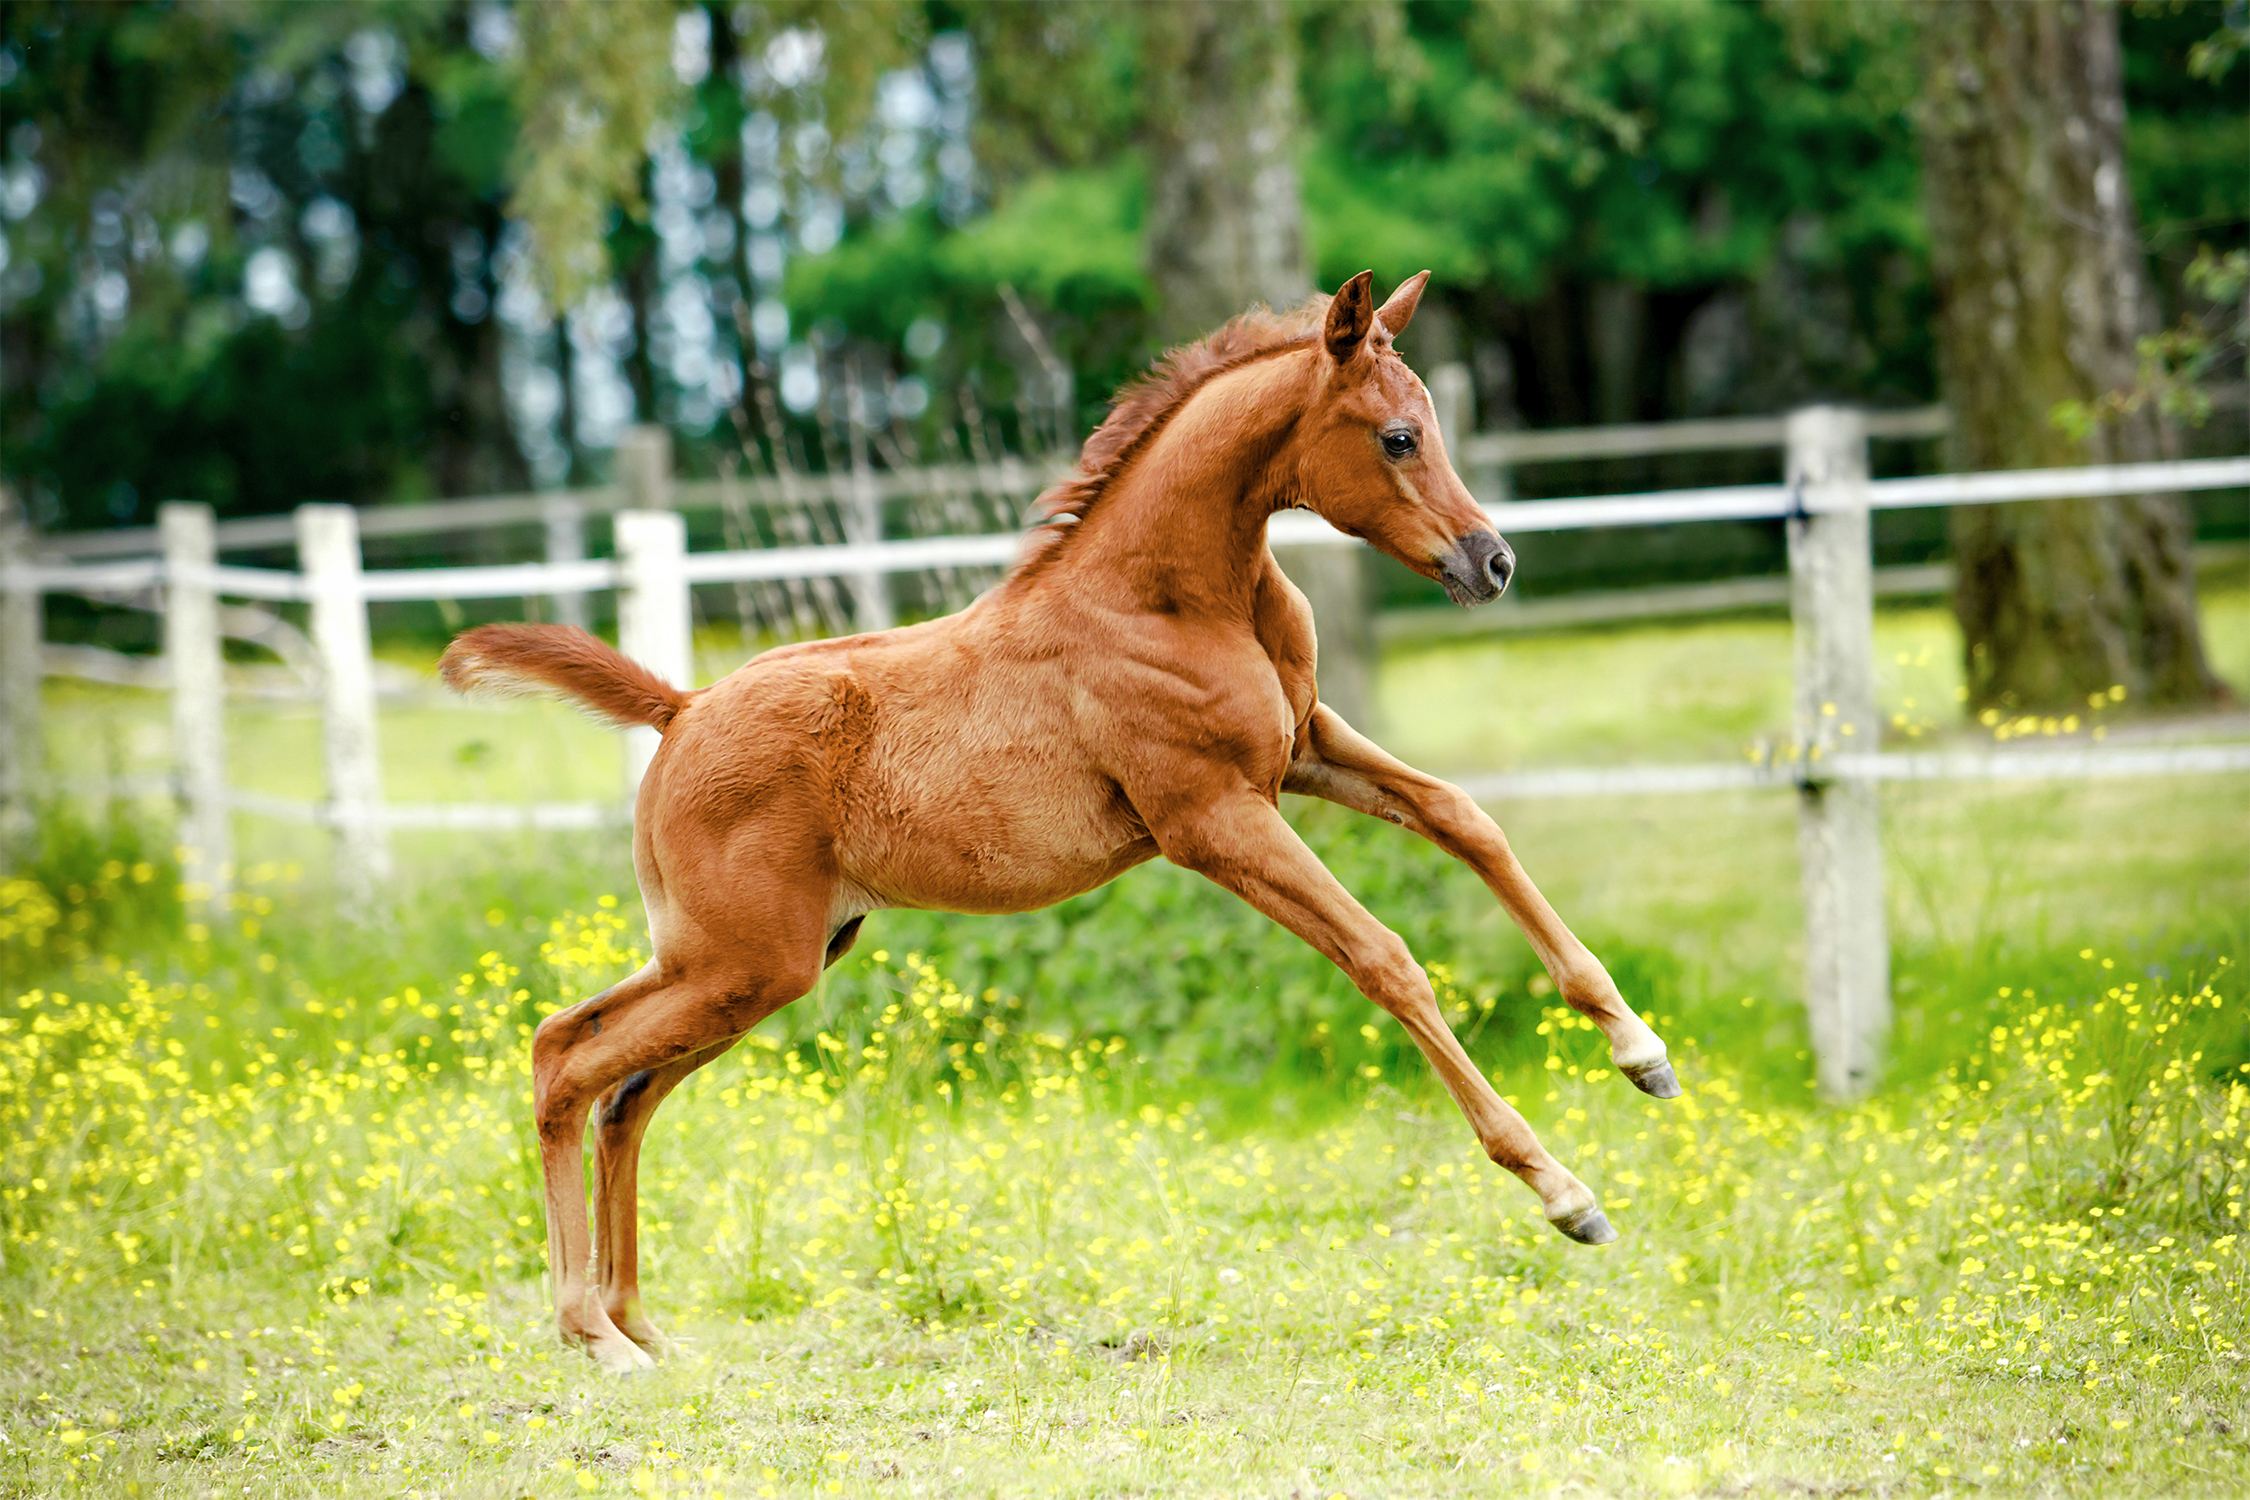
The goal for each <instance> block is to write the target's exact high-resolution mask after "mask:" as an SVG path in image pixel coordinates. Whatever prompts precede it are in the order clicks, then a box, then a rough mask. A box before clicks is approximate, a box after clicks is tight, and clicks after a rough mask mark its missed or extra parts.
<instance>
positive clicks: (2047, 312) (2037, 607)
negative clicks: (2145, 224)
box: [1921, 0, 2224, 710]
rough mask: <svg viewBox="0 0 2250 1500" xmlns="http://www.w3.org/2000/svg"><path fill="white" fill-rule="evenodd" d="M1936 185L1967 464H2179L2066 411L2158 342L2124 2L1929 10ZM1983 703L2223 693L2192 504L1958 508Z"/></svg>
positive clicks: (1926, 56)
mask: <svg viewBox="0 0 2250 1500" xmlns="http://www.w3.org/2000/svg"><path fill="white" fill-rule="evenodd" d="M1923 17H1924V19H1923V62H1924V76H1925V82H1926V85H1927V86H1926V88H1925V90H1924V104H1923V108H1924V116H1923V121H1922V131H1921V139H1922V158H1923V169H1924V190H1925V192H1926V193H1927V195H1928V206H1929V220H1930V254H1931V261H1932V264H1933V268H1934V271H1935V273H1936V285H1937V301H1938V356H1939V363H1940V369H1941V373H1942V374H1943V376H1944V379H1945V385H1946V394H1947V398H1948V400H1949V401H1950V402H1951V404H1952V407H1953V416H1954V423H1953V451H1954V458H1955V461H1956V462H1957V464H1958V465H1959V466H1960V467H1961V468H1964V469H1971V470H1976V469H2010V468H2045V467H2056V466H2063V465H2069V464H2076V463H2084V462H2088V461H2092V462H2100V463H2122V462H2133V461H2136V460H2143V459H2154V458H2160V457H2163V456H2165V455H2166V454H2167V453H2168V452H2169V451H2170V448H2171V440H2170V434H2169V433H2168V432H2167V431H2166V430H2165V428H2164V426H2163V424H2162V422H2161V421H2160V419H2159V418H2158V416H2157V415H2156V414H2155V413H2154V412H2153V411H2149V410H2146V409H2144V410H2141V411H2138V412H2135V413H2131V414H2129V415H2126V416H2123V417H2120V418H2117V419H2115V420H2113V421H2109V422H2105V423H2104V424H2103V425H2102V426H2100V427H2099V428H2097V429H2096V430H2095V431H2094V432H2093V434H2092V435H2091V436H2090V437H2088V438H2087V439H2086V440H2085V441H2084V442H2083V443H2081V442H2079V441H2078V440H2076V439H2074V438H2072V437H2070V436H2069V435H2067V434H2066V433H2064V432H2063V431H2062V430H2061V429H2060V428H2058V427H2057V426H2056V425H2055V424H2054V422H2053V421H2052V420H2051V419H2050V414H2051V413H2052V412H2053V411H2054V409H2055V407H2056V406H2057V405H2058V404H2059V403H2062V402H2066V401H2090V400H2093V399H2094V398H2096V397H2098V396H2100V395H2101V394H2102V393H2103V392H2105V391H2109V390H2113V389H2116V388H2118V387H2120V386H2125V385H2129V384H2131V383H2132V381H2133V379H2134V375H2135V369H2136V364H2137V354H2136V350H2135V347H2134V345H2135V342H2136V340H2137V339H2139V338H2140V337H2141V336H2142V335H2144V334H2146V333H2148V332H2151V331H2153V328H2154V322H2155V317H2154V308H2153V306H2152V304H2151V301H2150V297H2149V292H2148V285H2147V280H2146V275H2145V268H2144V266H2143V262H2142V251H2141V239H2140V226H2139V220H2138V217H2137V215H2136V214H2135V212H2134V208H2133V198H2132V189H2131V186H2130V184H2129V182H2128V180H2127V178H2126V173H2125V149H2124V129H2125V106H2124V100H2123V96H2122V93H2121V87H2120V77H2119V56H2118V46H2117V20H2116V15H2115V12H2114V11H2113V10H2112V8H2111V7H2110V6H2108V5H2106V4H2102V3H2099V0H2051V3H2042V4H2015V3H1993V0H1956V3H1948V4H1939V5H1932V6H1929V7H1927V8H1926V9H1925V10H1924V11H1923ZM1952 530H1953V545H1954V553H1955V557H1956V560H1957V563H1958V566H1959V583H1958V584H1957V585H1956V588H1955V593H1954V610H1955V613H1956V614H1957V615H1958V616H1959V618H1960V622H1961V633H1962V639H1963V645H1964V650H1965V653H1966V669H1967V672H1966V675H1967V681H1968V686H1969V702H1970V705H1971V708H1972V709H1982V708H1985V707H1996V708H2001V709H2022V710H2030V709H2042V708H2061V707H2069V706H2072V705H2076V704H2083V703H2084V702H2085V700H2086V699H2087V697H2088V696H2090V695H2092V694H2094V693H2100V692H2107V691H2108V690H2109V689H2110V688H2111V687H2112V686H2113V685H2122V686H2123V687H2124V688H2125V689H2126V691H2127V693H2128V694H2129V695H2131V696H2132V697H2133V698H2134V699H2136V700H2138V701H2145V702H2154V703H2168V704H2184V703H2196V702H2203V701H2207V700H2209V699H2211V698H2213V697H2215V696H2217V695H2219V694H2220V693H2222V692H2223V691H2224V688H2223V687H2222V686H2221V684H2220V683H2219V681H2218V679H2217V678H2215V677H2214V676H2213V675H2212V673H2211V669H2210V666H2209V665H2208V663H2207V662H2206V661H2205V658H2204V654H2203V642H2202V636H2201V632H2200V630H2199V628H2198V625H2197V620H2196V610H2195V572H2194V561H2193V556H2192V550H2191V549H2192V544H2193V540H2194V536H2193V528H2192V525H2191V522H2190V519H2189V515H2188V511H2187V507H2186V506H2185V505H2184V504H2182V503H2181V501H2180V499H2179V498H2178V497H2177V496H2174V495H2151V496H2141V497H2136V498H2132V499H2124V500H2114V501H2110V500H2071V501H2050V502H2041V503H2034V504H2020V505H2002V506H1963V507H1957V508H1956V509H1955V510H1954V511H1953V515H1952Z"/></svg>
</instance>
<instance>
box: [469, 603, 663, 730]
mask: <svg viewBox="0 0 2250 1500" xmlns="http://www.w3.org/2000/svg"><path fill="white" fill-rule="evenodd" d="M438 675H439V676H440V677H442V678H444V679H445V685H446V686H447V687H449V688H452V689H453V690H454V691H455V692H457V693H480V692H481V693H511V694H512V693H559V694H561V695H562V696H563V697H565V698H569V699H571V700H572V701H574V702H576V703H577V704H578V706H579V707H581V708H583V709H585V710H586V711H587V712H588V713H590V714H592V715H594V716H595V717H596V718H598V719H602V720H604V721H606V722H608V723H611V724H614V725H616V726H617V727H618V728H620V729H623V728H625V727H626V726H628V725H632V724H646V725H648V726H649V727H650V728H652V729H656V730H663V729H664V728H666V727H667V726H668V725H670V724H671V722H672V720H673V718H674V716H676V715H677V714H678V713H679V711H680V710H681V709H683V708H685V707H687V701H688V695H687V694H686V693H684V692H682V691H681V690H680V689H678V688H676V687H674V686H672V684H670V683H669V682H666V681H665V680H664V679H663V678H661V677H659V676H657V675H656V674H655V673H654V672H651V671H650V670H649V669H648V668H646V667H644V666H642V665H641V664H640V663H639V662H637V661H634V660H633V659H632V658H631V657H628V656H625V655H623V654H622V653H620V652H618V651H616V650H613V649H612V648H611V647H609V646H607V645H604V644H603V643H602V642H601V641H599V640H596V639H595V638H594V637H593V636H591V635H588V634H587V633H586V632H585V631H583V630H580V629H579V628H578V627H577V626H575V625H479V626H478V627H477V628H476V629H474V630H464V631H462V632H461V633H460V634H459V635H457V636H455V637H454V638H453V644H452V645H450V646H448V647H446V648H445V655H444V656H443V657H441V658H440V659H439V661H438Z"/></svg>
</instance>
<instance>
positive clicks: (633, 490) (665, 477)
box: [617, 423, 672, 510]
mask: <svg viewBox="0 0 2250 1500" xmlns="http://www.w3.org/2000/svg"><path fill="white" fill-rule="evenodd" d="M617 487H618V488H619V489H621V490H623V491H624V492H625V506H624V508H625V509H627V510H670V509H671V508H672V430H671V429H670V428H668V427H660V426H657V425H656V424H654V423H644V424H642V425H641V426H638V427H628V428H626V429H625V431H624V432H623V433H621V434H619V436H618V439H617Z"/></svg>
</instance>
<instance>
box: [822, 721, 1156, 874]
mask: <svg viewBox="0 0 2250 1500" xmlns="http://www.w3.org/2000/svg"><path fill="white" fill-rule="evenodd" d="M919 769H920V774H917V775H912V776H907V777H884V778H883V780H882V784H878V785H871V786H866V787H862V788H859V789H857V793H858V794H855V795H852V796H851V797H849V798H848V799H847V809H846V813H845V818H844V827H842V828H841V829H839V830H838V838H837V844H836V854H837V862H838V864H839V866H840V867H841V871H842V873H843V875H844V877H845V879H846V880H848V881H849V882H851V884H853V885H854V886H857V887H858V888H860V889H862V890H864V891H866V892H867V893H868V894H869V895H871V896H874V897H877V898H879V899H880V900H881V902H882V904H884V905H889V906H913V907H924V908H928V909H932V910H937V911H960V912H1017V911H1036V910H1038V909H1039V908H1041V907H1044V906H1052V905H1054V904H1055V903H1056V902H1058V901H1066V900H1068V899H1069V898H1071V897H1072V896H1076V895H1081V894H1083V893H1084V892H1086V891H1090V890H1093V889H1094V888H1095V887H1097V886H1100V885H1103V884H1106V883H1107V882H1109V881H1111V880H1114V879H1116V878H1117V877H1118V876H1119V875H1122V874H1124V873H1125V872H1126V871H1127V870H1130V869H1132V868H1133V867H1134V866H1135V865H1138V864H1143V863H1145V862H1147V861H1148V860H1150V859H1152V858H1154V857H1155V855H1156V852H1157V849H1156V842H1155V840H1153V839H1151V838H1150V837H1149V836H1148V831H1147V830H1146V829H1145V828H1143V827H1142V826H1141V824H1140V821H1139V820H1138V819H1137V818H1135V817H1134V816H1133V814H1132V811H1131V809H1130V808H1129V807H1127V806H1125V805H1124V804H1123V802H1122V800H1121V799H1119V798H1117V797H1116V796H1115V795H1114V791H1113V789H1112V788H1110V787H1108V786H1107V785H1106V784H1105V783H1103V782H1102V781H1101V780H1100V779H1099V778H1097V777H1095V776H1094V775H1093V774H1091V773H1090V772H1088V771H1086V770H1084V769H1074V770H1063V769H1059V768H1056V767H1051V766H1048V767H1042V766H1037V765H1028V764H1026V765H1019V766H1011V765H1009V764H1007V763H1006V762H1005V761H1001V762H999V763H997V764H996V763H995V762H994V761H993V760H992V759H990V758H984V757H976V756H973V755H972V756H963V757H958V758H955V759H954V760H953V762H952V763H951V764H944V763H942V762H941V763H939V764H932V765H927V766H924V767H921V768H919Z"/></svg>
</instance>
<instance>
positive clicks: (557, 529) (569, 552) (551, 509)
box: [539, 495, 591, 630]
mask: <svg viewBox="0 0 2250 1500" xmlns="http://www.w3.org/2000/svg"><path fill="white" fill-rule="evenodd" d="M539 519H540V521H541V522H542V523H543V524H544V525H545V526H546V529H547V561H549V562H551V563H565V562H583V561H585V559H586V513H585V511H584V510H583V509H581V508H580V506H579V504H578V502H577V501H575V500H570V499H566V498H564V497H563V496H561V495H550V496H548V497H547V498H546V499H545V500H542V501H541V502H540V503H539ZM549 599H550V601H551V602H552V603H553V605H554V611H555V618H556V620H558V621H560V622H561V623H562V624H565V625H575V626H577V627H578V628H579V629H580V630H584V629H586V627H587V621H588V620H589V619H590V618H591V617H590V615H589V614H588V612H587V608H586V596H585V595H584V594H582V593H569V594H553V595H550V596H549Z"/></svg>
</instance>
